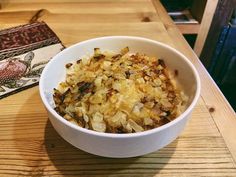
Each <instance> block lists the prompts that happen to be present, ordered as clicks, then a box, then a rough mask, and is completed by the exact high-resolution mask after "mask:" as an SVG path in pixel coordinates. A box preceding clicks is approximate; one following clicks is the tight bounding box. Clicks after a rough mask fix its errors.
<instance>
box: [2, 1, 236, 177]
mask: <svg viewBox="0 0 236 177" xmlns="http://www.w3.org/2000/svg"><path fill="white" fill-rule="evenodd" d="M0 2H1V6H0V29H3V28H7V27H12V26H16V25H20V24H24V23H28V22H29V21H30V20H31V19H32V17H33V16H34V18H33V20H36V19H38V20H39V21H41V20H44V21H45V22H47V23H48V25H49V26H50V27H51V28H52V29H53V30H54V31H55V32H56V34H57V35H58V36H59V37H60V39H61V40H62V41H63V42H64V44H65V45H66V46H70V45H72V44H74V43H77V42H80V41H83V40H85V39H89V38H93V37H99V36H107V35H132V36H142V37H146V38H150V39H154V40H158V41H161V42H164V43H166V44H169V45H170V46H173V47H175V48H176V49H178V50H179V51H181V52H182V53H183V54H185V55H186V56H187V57H188V58H189V59H190V60H191V62H192V63H193V64H194V65H195V67H196V68H197V70H198V72H199V74H200V77H201V82H202V90H201V98H200V100H199V102H198V104H197V106H196V108H195V110H194V112H193V115H192V118H191V120H190V121H189V123H188V125H187V127H186V128H185V130H184V132H183V133H182V134H181V136H180V137H179V138H178V139H176V140H175V141H174V142H173V143H171V144H170V145H168V146H167V147H165V148H163V149H161V150H159V151H157V152H154V153H151V154H148V155H145V156H142V157H137V158H129V159H109V158H102V157H97V156H94V155H91V154H88V153H85V152H83V151H81V150H79V149H76V148H75V147H73V146H71V145H70V144H68V143H67V142H65V141H64V140H63V139H62V138H61V137H60V136H59V135H58V134H57V133H56V132H55V130H54V129H53V127H52V126H51V124H50V122H49V120H48V118H47V114H46V111H45V109H44V107H43V105H42V102H41V100H40V97H39V91H38V87H34V88H31V89H28V90H25V91H22V92H20V93H18V94H15V95H13V96H9V97H7V98H5V99H2V100H0V110H1V112H0V140H1V141H0V176H70V175H78V176H83V175H84V176H127V177H129V176H145V177H146V176H155V175H156V176H188V177H189V176H219V177H222V176H234V177H235V176H236V116H235V112H234V111H233V110H232V108H231V107H230V106H229V104H228V102H227V101H226V100H225V98H224V96H223V95H222V93H221V92H220V91H219V89H218V88H217V86H216V84H215V83H214V82H213V80H212V79H211V77H210V76H209V74H208V73H207V71H206V70H205V69H204V67H203V65H202V64H201V63H200V61H199V59H198V58H197V57H196V55H195V54H194V52H193V51H192V49H191V48H190V47H189V45H188V44H187V42H186V41H185V40H184V38H183V36H182V35H181V34H180V32H179V31H178V29H177V28H176V26H175V25H174V24H173V23H172V21H171V20H170V18H169V17H168V15H167V13H166V11H165V10H164V8H163V7H162V5H161V4H160V2H159V1H158V0H157V1H156V0H153V1H149V0H130V1H126V0H119V1H115V0H114V1H109V0H103V1H99V2H98V1H95V0H89V1H88V2H85V1H79V2H78V1H76V0H74V1H73V0H70V1H67V2H66V3H63V2H62V1H60V0H44V1H43V2H42V1H41V0H37V1H33V3H30V2H31V1H30V0H25V1H23V0H22V1H21V0H20V1H17V0H3V1H0ZM23 2H24V3H23ZM56 2H57V3H56Z"/></svg>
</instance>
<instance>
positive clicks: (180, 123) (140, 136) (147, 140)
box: [39, 36, 200, 158]
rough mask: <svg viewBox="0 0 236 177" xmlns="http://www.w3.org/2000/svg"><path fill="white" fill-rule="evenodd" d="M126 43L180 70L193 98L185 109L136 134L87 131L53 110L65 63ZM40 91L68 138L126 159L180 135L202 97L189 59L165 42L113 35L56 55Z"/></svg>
mask: <svg viewBox="0 0 236 177" xmlns="http://www.w3.org/2000/svg"><path fill="white" fill-rule="evenodd" d="M126 46H128V47H129V49H130V51H131V52H140V53H145V54H147V55H148V56H156V57H158V58H162V59H164V61H165V63H166V65H167V66H168V67H169V68H170V69H177V70H178V81H179V83H180V84H181V85H182V86H183V89H184V91H185V93H186V94H187V95H188V96H189V98H190V102H189V105H188V107H187V109H186V111H185V112H183V113H182V114H181V115H180V116H179V117H177V118H176V119H175V120H173V121H171V122H169V123H167V124H165V125H163V126H161V127H158V128H155V129H152V130H148V131H144V132H140V133H133V134H131V133H129V134H111V133H100V132H95V131H92V130H87V129H84V128H81V127H79V126H76V125H74V124H72V123H70V122H68V121H67V120H65V119H64V118H63V117H61V116H60V115H59V114H57V112H56V111H55V110H54V109H53V108H54V102H53V96H52V95H53V88H56V87H57V86H58V83H59V82H61V81H63V80H64V78H65V72H66V70H65V64H66V63H69V62H72V61H75V60H78V59H79V58H80V57H81V56H84V55H85V54H93V49H94V48H96V47H99V48H101V50H112V51H117V52H118V51H120V49H122V48H124V47H126ZM39 90H40V95H41V98H42V101H43V103H44V105H45V107H46V109H47V112H48V116H49V119H50V121H51V123H52V125H53V127H54V128H55V129H56V131H57V132H58V133H59V134H60V135H61V136H62V137H63V138H64V139H65V140H66V141H68V142H69V143H71V144H72V145H74V146H75V147H77V148H79V149H81V150H84V151H86V152H89V153H92V154H96V155H99V156H105V157H116V158H123V157H134V156H140V155H144V154H147V153H150V152H154V151H156V150H158V149H160V148H162V147H164V146H166V145H167V144H169V143H170V142H172V141H173V140H174V139H176V138H177V137H178V135H179V134H180V133H181V131H182V130H183V129H184V127H185V124H186V122H187V120H188V119H189V117H190V115H191V112H192V110H193V108H194V106H195V105H196V103H197V100H198V98H199V95H200V79H199V76H198V73H197V71H196V69H195V68H194V66H193V65H192V64H191V63H190V62H189V60H188V59H187V58H186V57H185V56H184V55H183V54H181V53H180V52H178V51H177V50H175V49H173V48H171V47H169V46H167V45H165V44H162V43H160V42H157V41H153V40H149V39H145V38H140V37H128V36H110V37H102V38H95V39H91V40H87V41H84V42H80V43H78V44H75V45H73V46H71V47H69V48H67V49H65V50H63V51H62V52H60V53H59V54H57V55H56V56H55V57H54V58H53V59H52V60H51V61H50V62H49V63H48V64H47V66H46V67H45V69H44V70H43V73H42V75H41V78H40V83H39Z"/></svg>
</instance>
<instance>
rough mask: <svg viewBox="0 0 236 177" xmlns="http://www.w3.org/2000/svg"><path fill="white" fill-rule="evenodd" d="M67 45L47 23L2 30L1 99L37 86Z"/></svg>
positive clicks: (0, 50)
mask: <svg viewBox="0 0 236 177" xmlns="http://www.w3.org/2000/svg"><path fill="white" fill-rule="evenodd" d="M64 48H65V47H64V45H63V44H62V43H61V41H60V39H59V38H58V37H57V36H56V34H55V33H54V32H53V31H52V30H51V29H50V28H49V27H48V25H47V24H46V23H45V22H36V23H31V24H26V25H21V26H17V27H13V28H9V29H4V30H1V31H0V99H1V98H3V97H6V96H9V95H11V94H13V93H16V92H19V91H21V90H24V89H26V88H29V87H32V86H34V85H37V84H38V82H39V78H40V74H41V72H42V70H43V68H44V67H45V65H46V64H47V62H48V61H49V60H50V59H51V58H52V57H53V56H55V55H56V54H57V53H59V52H60V51H61V50H63V49H64Z"/></svg>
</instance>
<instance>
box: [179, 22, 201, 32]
mask: <svg viewBox="0 0 236 177" xmlns="http://www.w3.org/2000/svg"><path fill="white" fill-rule="evenodd" d="M176 26H177V28H178V29H179V30H180V32H181V33H182V34H198V33H199V28H200V25H199V24H176Z"/></svg>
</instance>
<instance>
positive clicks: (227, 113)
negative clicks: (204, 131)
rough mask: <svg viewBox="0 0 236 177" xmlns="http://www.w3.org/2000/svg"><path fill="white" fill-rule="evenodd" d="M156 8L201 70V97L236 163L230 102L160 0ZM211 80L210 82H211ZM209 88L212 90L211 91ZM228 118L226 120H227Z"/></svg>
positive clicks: (156, 0) (235, 123) (234, 120)
mask: <svg viewBox="0 0 236 177" xmlns="http://www.w3.org/2000/svg"><path fill="white" fill-rule="evenodd" d="M152 3H153V5H154V7H155V9H156V12H157V15H158V16H159V17H160V18H161V20H162V22H163V23H164V26H165V28H166V31H167V32H168V34H169V35H170V37H171V39H172V40H173V39H176V41H181V43H182V44H183V45H181V46H176V48H177V49H178V50H180V51H181V52H183V51H184V52H183V53H184V55H186V56H187V57H188V58H189V59H190V60H191V61H192V62H193V64H194V65H195V67H196V69H197V71H198V72H199V75H200V79H201V84H202V87H201V97H202V99H203V101H204V102H205V104H206V107H207V108H208V110H209V113H210V115H211V117H212V119H213V120H214V122H215V124H216V126H217V127H218V130H219V132H220V133H221V135H222V137H223V138H224V141H225V143H226V145H227V148H228V150H229V151H230V153H231V154H232V157H233V160H234V162H235V163H236V138H235V136H236V129H235V126H236V114H235V112H234V110H233V108H232V107H231V106H230V104H229V102H228V101H227V99H226V98H225V96H224V95H223V94H222V92H221V91H220V89H219V88H218V86H217V85H216V83H215V82H214V80H213V79H212V77H211V76H210V74H209V73H208V72H207V70H206V69H205V67H204V66H203V64H202V63H201V61H200V60H199V58H198V57H197V55H196V54H195V53H194V52H193V49H192V48H191V47H190V46H189V44H188V43H187V41H186V40H185V39H184V37H183V35H182V34H181V32H180V31H179V29H178V28H177V27H176V25H175V24H174V23H173V21H172V19H171V18H170V17H169V16H168V14H167V12H166V10H165V8H164V7H163V6H162V4H161V2H160V0H152ZM209 81H210V82H209ZM209 89H210V90H211V91H212V92H209ZM225 119H226V120H225Z"/></svg>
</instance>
